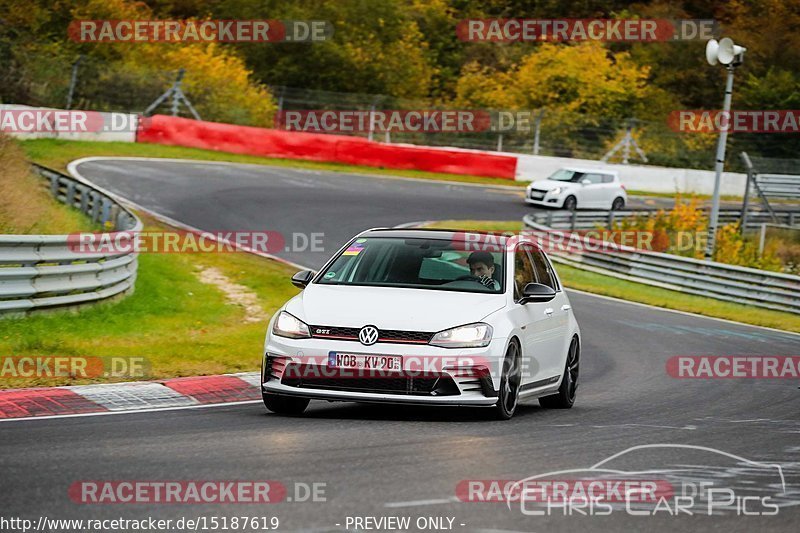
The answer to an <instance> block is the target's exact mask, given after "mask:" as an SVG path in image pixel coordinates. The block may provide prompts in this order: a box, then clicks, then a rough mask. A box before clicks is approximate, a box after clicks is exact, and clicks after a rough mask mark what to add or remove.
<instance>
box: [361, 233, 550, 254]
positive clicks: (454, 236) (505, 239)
mask: <svg viewBox="0 0 800 533" xmlns="http://www.w3.org/2000/svg"><path fill="white" fill-rule="evenodd" d="M481 235H485V236H490V237H492V240H491V241H489V243H491V244H497V245H500V246H505V245H506V244H508V243H509V239H510V235H509V234H508V233H500V232H492V231H479V230H459V229H433V228H373V229H369V230H366V231H364V232H362V233H360V234H359V235H358V237H387V238H393V239H436V240H445V241H466V240H467V239H466V237H467V236H481ZM470 240H471V239H470ZM520 241H521V242H525V243H526V244H531V245H533V246H535V247H536V248H539V249H540V247H539V245H538V244H537V243H536V241H534V240H532V239H529V238H526V237H524V236H523V237H522V238H521V239H520ZM476 244H477V246H479V247H480V245H481V244H487V242H486V241H480V240H476ZM477 249H480V248H477Z"/></svg>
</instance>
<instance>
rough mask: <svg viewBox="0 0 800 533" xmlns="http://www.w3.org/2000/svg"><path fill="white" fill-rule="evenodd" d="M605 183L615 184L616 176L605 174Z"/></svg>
mask: <svg viewBox="0 0 800 533" xmlns="http://www.w3.org/2000/svg"><path fill="white" fill-rule="evenodd" d="M603 183H614V176H609V175H608V174H603Z"/></svg>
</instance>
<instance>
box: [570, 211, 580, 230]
mask: <svg viewBox="0 0 800 533" xmlns="http://www.w3.org/2000/svg"><path fill="white" fill-rule="evenodd" d="M577 222H578V210H577V209H573V210H572V213H571V215H570V221H569V230H570V231H575V224H577Z"/></svg>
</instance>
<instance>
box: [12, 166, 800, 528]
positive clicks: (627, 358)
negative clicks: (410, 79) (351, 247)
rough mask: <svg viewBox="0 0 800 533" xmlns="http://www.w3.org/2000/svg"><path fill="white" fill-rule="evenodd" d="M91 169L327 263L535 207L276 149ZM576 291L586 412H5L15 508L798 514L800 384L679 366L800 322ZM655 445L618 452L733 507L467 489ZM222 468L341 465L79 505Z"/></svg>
mask: <svg viewBox="0 0 800 533" xmlns="http://www.w3.org/2000/svg"><path fill="white" fill-rule="evenodd" d="M79 171H80V173H81V174H82V175H83V176H84V177H86V178H87V179H89V180H91V181H93V182H94V183H96V184H98V185H100V186H103V187H106V188H108V189H109V190H111V191H114V192H115V193H117V194H119V195H121V196H124V197H125V198H128V199H130V200H132V201H134V202H136V203H137V204H140V205H142V206H144V207H146V208H148V209H151V210H153V211H156V212H159V213H161V214H163V215H166V216H169V217H172V218H174V219H176V220H179V221H181V222H183V223H186V224H189V225H193V226H197V227H200V228H201V229H205V230H234V229H238V230H242V229H260V230H263V229H268V230H275V231H281V232H285V233H287V232H288V233H293V232H324V234H325V236H324V243H325V248H326V252H325V253H313V252H309V251H304V252H293V253H285V252H280V253H278V255H280V256H281V257H285V258H287V259H290V260H292V261H295V262H297V263H301V264H304V265H308V266H311V267H318V266H319V265H320V264H321V263H322V262H323V261H324V259H325V258H326V257H327V256H328V255H329V254H330V253H332V252H333V251H335V250H336V249H337V248H338V247H339V246H340V245H341V244H342V243H343V242H344V241H345V240H346V239H348V238H349V237H350V236H352V235H353V234H354V233H356V232H358V231H360V230H362V229H365V228H368V227H373V226H394V225H397V224H402V223H408V222H412V221H420V220H435V219H468V218H469V219H498V220H503V219H519V218H521V216H522V215H523V214H525V213H526V212H528V211H529V208H528V207H526V206H525V205H524V204H522V201H521V197H520V196H519V194H518V193H517V192H509V191H506V190H500V189H492V188H486V187H468V186H463V185H458V184H441V183H435V182H427V183H426V182H420V181H409V180H402V179H387V178H372V177H365V176H359V175H350V174H339V173H329V172H315V171H304V170H291V169H284V168H273V167H255V166H241V165H206V164H197V163H189V162H187V163H172V162H133V161H113V162H112V161H98V162H88V163H84V164H81V165H80V166H79ZM570 298H571V301H572V304H573V308H574V310H575V314H576V317H577V319H578V321H579V322H580V324H581V328H582V333H583V339H584V342H583V355H582V364H581V385H580V388H579V392H578V401H577V404H576V406H575V407H574V408H573V409H571V410H567V411H554V410H545V409H542V408H540V407H539V406H538V404H537V403H536V402H535V401H533V402H526V403H524V404H523V405H522V406H521V407H520V410H519V411H518V414H517V416H516V417H515V418H514V419H513V420H511V421H508V422H498V421H493V420H491V419H490V417H488V416H486V415H485V414H484V411H480V410H453V409H444V408H442V409H439V408H417V407H414V408H409V407H392V406H370V405H356V404H342V403H325V402H312V404H311V407H310V408H309V410H308V411H307V413H306V415H305V416H303V417H300V418H287V417H280V416H276V415H271V414H266V413H265V411H264V409H263V407H262V406H261V405H260V404H258V403H252V404H245V405H235V406H221V407H211V408H204V409H190V410H176V411H162V412H150V413H137V414H122V415H111V416H92V417H76V418H63V419H51V420H33V421H19V422H6V423H2V424H0V472H2V476H1V477H2V481H0V508H1V509H2V513H0V514H2V515H3V516H23V517H29V518H31V517H32V518H37V517H38V516H40V515H45V516H47V517H50V518H90V517H93V518H94V517H99V518H114V517H135V518H143V517H147V516H154V517H161V518H178V517H181V516H187V517H196V516H207V517H212V516H222V515H227V516H232V515H234V514H237V515H246V516H267V517H271V516H277V517H279V519H280V521H281V525H280V529H281V530H286V531H300V530H305V531H310V530H313V531H326V530H331V531H333V530H344V529H348V528H349V529H351V530H353V529H359V530H363V529H364V528H363V527H356V526H354V525H353V522H352V521H351V522H348V521H347V520H348V518H347V517H365V516H374V517H381V516H384V517H385V516H401V517H402V516H408V517H411V520H412V522H411V523H412V526H413V527H411V530H412V531H420V530H423V529H417V527H416V525H415V520H416V519H417V518H418V517H450V518H453V526H452V529H453V530H455V531H528V532H532V531H537V532H540V531H551V530H556V531H574V530H588V531H631V530H638V531H644V530H647V531H676V530H693V531H701V530H703V531H706V530H720V531H796V529H797V524H798V523H800V507H798V504H800V390H798V385H800V382H799V381H798V380H796V379H784V380H738V379H719V380H689V379H676V378H673V377H670V376H669V375H668V374H667V372H666V370H665V367H666V362H667V360H668V359H669V358H670V357H671V356H675V355H733V354H736V355H798V354H800V336H797V335H792V334H788V333H781V332H777V331H771V330H766V329H762V328H755V327H749V326H744V325H739V324H734V323H730V322H724V321H718V320H713V319H706V318H701V317H697V316H690V315H685V314H678V313H673V312H667V311H663V310H658V309H654V308H649V307H644V306H639V305H634V304H629V303H625V302H620V301H615V300H610V299H606V298H601V297H596V296H592V295H588V294H584V293H578V292H571V293H570ZM656 444H671V445H673V446H672V447H649V448H643V449H636V450H631V451H630V452H629V453H626V454H624V455H622V456H620V457H618V458H616V459H614V460H613V461H612V462H613V463H614V467H615V469H617V470H621V471H624V472H626V473H628V474H625V475H629V477H633V475H632V474H630V472H634V471H636V472H641V471H642V470H647V471H649V472H651V473H650V474H648V475H649V476H650V477H651V478H663V479H667V480H668V481H669V482H670V483H671V484H672V486H673V487H675V488H676V490H678V488H680V487H681V486H682V485H681V484H684V485H683V486H685V487H687V488H690V487H696V486H697V485H698V483H700V482H701V481H714V482H717V483H724V486H726V487H729V488H731V489H733V493H732V494H734V495H735V496H734V500H733V503H732V507H730V508H728V509H727V510H724V511H721V510H719V509H717V508H716V507H715V508H714V509H715V511H714V512H713V513H712V514H711V516H708V515H706V514H704V513H703V512H702V511H705V510H706V509H707V507H706V506H705V505H701V504H698V505H697V506H696V507H694V511H695V512H694V514H693V515H692V516H689V515H687V514H682V515H680V516H673V515H671V514H670V513H668V512H667V511H664V510H662V511H661V512H659V513H657V515H656V516H632V515H631V514H630V513H629V512H626V510H625V509H624V506H622V507H619V506H615V507H614V510H613V512H611V513H610V514H609V515H607V516H597V515H595V516H584V515H583V514H581V513H580V512H577V511H575V512H573V513H572V514H567V511H566V510H565V509H561V508H550V509H547V511H546V513H545V515H544V516H533V515H531V514H530V511H531V509H539V510H541V509H543V508H538V507H537V508H534V507H533V506H529V507H528V508H525V509H521V508H520V506H519V504H517V505H512V506H511V508H510V509H509V508H507V507H505V506H504V504H501V503H464V502H460V501H458V500H457V498H456V497H455V496H456V487H457V486H458V484H459V482H461V481H464V480H492V479H494V480H518V479H521V478H524V477H528V476H534V475H539V474H547V473H548V472H553V471H560V470H565V469H587V468H589V467H591V466H592V465H595V464H596V463H599V462H601V461H603V460H604V459H606V458H608V457H610V456H612V455H614V454H617V453H618V452H623V451H625V450H627V449H629V448H631V447H634V446H645V445H656ZM678 446H681V447H678ZM688 446H693V447H694V448H689V447H688ZM701 448H702V449H701ZM711 449H713V450H711ZM714 450H716V451H714ZM718 452H724V453H727V454H731V455H723V454H722V453H718ZM734 456H735V457H734ZM767 464H769V465H779V466H780V467H781V468H780V469H776V468H774V467H773V466H767ZM654 470H655V471H660V473H652V471H654ZM776 472H781V473H782V474H783V482H782V480H781V477H780V475H779V474H776ZM623 477H624V475H623ZM208 479H211V480H231V479H239V480H263V479H268V480H278V481H281V482H282V483H283V484H285V485H287V486H288V487H289V495H290V497H294V496H293V493H294V491H295V488H294V487H295V484H297V483H300V484H302V483H306V484H311V483H324V484H325V499H326V501H324V502H323V501H318V502H309V501H306V502H297V501H292V502H283V503H278V504H275V505H264V506H257V505H236V506H208V505H203V506H201V505H144V504H137V505H124V504H119V505H78V504H76V503H74V502H72V501H71V500H70V498H69V497H68V494H67V491H68V488H69V486H70V485H71V484H73V483H75V482H76V481H80V480H208ZM298 490H299V489H298ZM752 496H756V497H757V498H765V497H768V500H767V501H764V500H758V501H757V500H752V499H751V500H747V502H749V503H748V506H747V507H746V509H747V510H748V511H752V512H758V511H763V512H765V513H766V512H773V508H772V507H768V506H767V505H766V504H767V503H776V504H778V505H779V507H778V511H777V514H775V515H774V516H742V514H743V512H742V510H741V506H739V508H738V510H737V504H739V503H741V502H742V501H743V500H742V499H741V498H744V497H752ZM719 497H720V498H722V496H719ZM698 501H699V500H698ZM573 511H574V510H573ZM583 512H587V511H586V510H584V511H583ZM462 524H463V525H462ZM424 530H426V531H430V530H431V529H424Z"/></svg>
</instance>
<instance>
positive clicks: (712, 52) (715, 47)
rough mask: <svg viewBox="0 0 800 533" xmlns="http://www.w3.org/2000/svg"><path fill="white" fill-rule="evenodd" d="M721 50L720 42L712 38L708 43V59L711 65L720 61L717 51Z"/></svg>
mask: <svg viewBox="0 0 800 533" xmlns="http://www.w3.org/2000/svg"><path fill="white" fill-rule="evenodd" d="M718 51H719V43H718V42H717V40H716V39H711V40H710V41H708V43H706V61H708V64H709V65H712V66H713V65H716V64H717V63H718V62H719V61H718V60H717V52H718Z"/></svg>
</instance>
